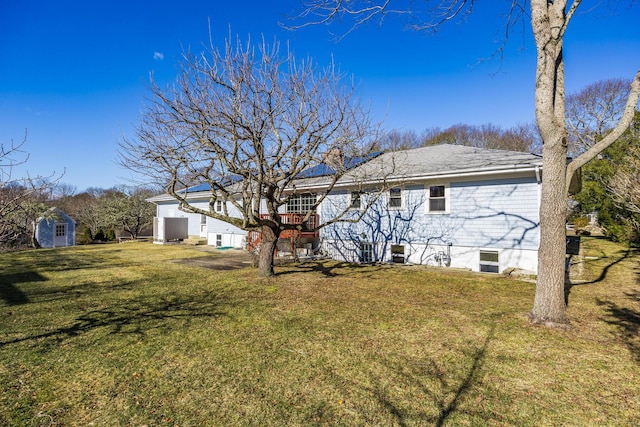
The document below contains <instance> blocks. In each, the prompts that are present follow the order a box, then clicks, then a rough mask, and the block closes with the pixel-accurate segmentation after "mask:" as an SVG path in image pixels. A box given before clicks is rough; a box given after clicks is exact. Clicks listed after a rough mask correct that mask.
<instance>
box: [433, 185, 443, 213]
mask: <svg viewBox="0 0 640 427" xmlns="http://www.w3.org/2000/svg"><path fill="white" fill-rule="evenodd" d="M446 210H447V199H446V197H445V187H444V185H432V186H430V187H429V212H446Z"/></svg>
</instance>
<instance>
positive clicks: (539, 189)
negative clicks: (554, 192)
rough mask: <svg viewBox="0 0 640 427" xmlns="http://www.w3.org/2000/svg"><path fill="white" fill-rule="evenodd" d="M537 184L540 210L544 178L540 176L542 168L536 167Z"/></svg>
mask: <svg viewBox="0 0 640 427" xmlns="http://www.w3.org/2000/svg"><path fill="white" fill-rule="evenodd" d="M536 183H537V184H538V209H540V203H541V199H542V185H541V184H542V176H541V174H540V166H536Z"/></svg>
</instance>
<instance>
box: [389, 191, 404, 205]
mask: <svg viewBox="0 0 640 427" xmlns="http://www.w3.org/2000/svg"><path fill="white" fill-rule="evenodd" d="M400 208H402V190H401V189H400V188H392V189H391V190H389V209H400Z"/></svg>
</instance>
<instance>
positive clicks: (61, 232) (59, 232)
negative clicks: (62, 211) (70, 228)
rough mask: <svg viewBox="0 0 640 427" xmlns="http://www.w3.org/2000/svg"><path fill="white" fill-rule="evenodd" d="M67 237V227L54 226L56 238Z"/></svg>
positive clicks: (61, 225)
mask: <svg viewBox="0 0 640 427" xmlns="http://www.w3.org/2000/svg"><path fill="white" fill-rule="evenodd" d="M66 235H67V226H66V225H65V224H56V237H64V236H66Z"/></svg>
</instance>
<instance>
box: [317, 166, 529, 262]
mask: <svg viewBox="0 0 640 427" xmlns="http://www.w3.org/2000/svg"><path fill="white" fill-rule="evenodd" d="M436 184H437V185H443V184H444V185H447V187H448V188H447V196H448V212H446V213H429V212H428V205H429V203H428V197H429V192H428V191H429V186H430V185H436ZM401 188H402V198H403V206H402V208H401V209H397V210H391V209H389V208H388V207H387V204H388V200H387V197H386V196H385V197H381V198H380V199H379V200H378V202H377V203H376V204H374V206H372V208H371V209H370V210H369V211H368V212H367V214H366V215H365V216H364V218H363V219H362V221H360V222H359V223H356V224H351V223H338V224H335V225H332V226H329V227H327V228H326V229H323V230H322V231H321V237H322V247H323V250H324V251H325V252H326V253H327V254H328V255H329V256H331V257H333V258H336V259H340V260H345V261H352V262H353V261H358V260H359V257H360V243H371V244H372V250H373V252H374V258H375V260H377V261H390V260H391V246H392V245H396V244H397V245H403V246H404V251H405V259H406V261H407V262H410V263H416V264H426V265H445V264H446V261H447V259H446V258H447V256H450V263H449V265H450V266H452V267H460V268H470V269H472V270H474V271H478V270H479V269H480V251H481V250H487V251H495V252H498V256H499V271H503V270H504V269H506V268H508V267H516V268H522V269H526V270H530V271H533V272H535V271H537V248H538V243H539V227H538V224H539V220H538V207H539V206H538V184H537V182H536V179H535V176H529V177H526V176H521V177H517V178H512V179H487V180H477V181H450V182H442V181H425V182H424V183H423V184H420V185H404V186H401ZM349 200H350V192H345V191H343V192H336V193H334V194H331V195H330V196H329V197H328V200H327V202H326V203H325V204H324V209H323V210H322V215H323V218H327V217H331V216H332V215H335V212H338V211H339V210H340V209H341V208H344V206H346V205H347V203H349ZM356 214H357V211H354V212H353V215H356Z"/></svg>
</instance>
